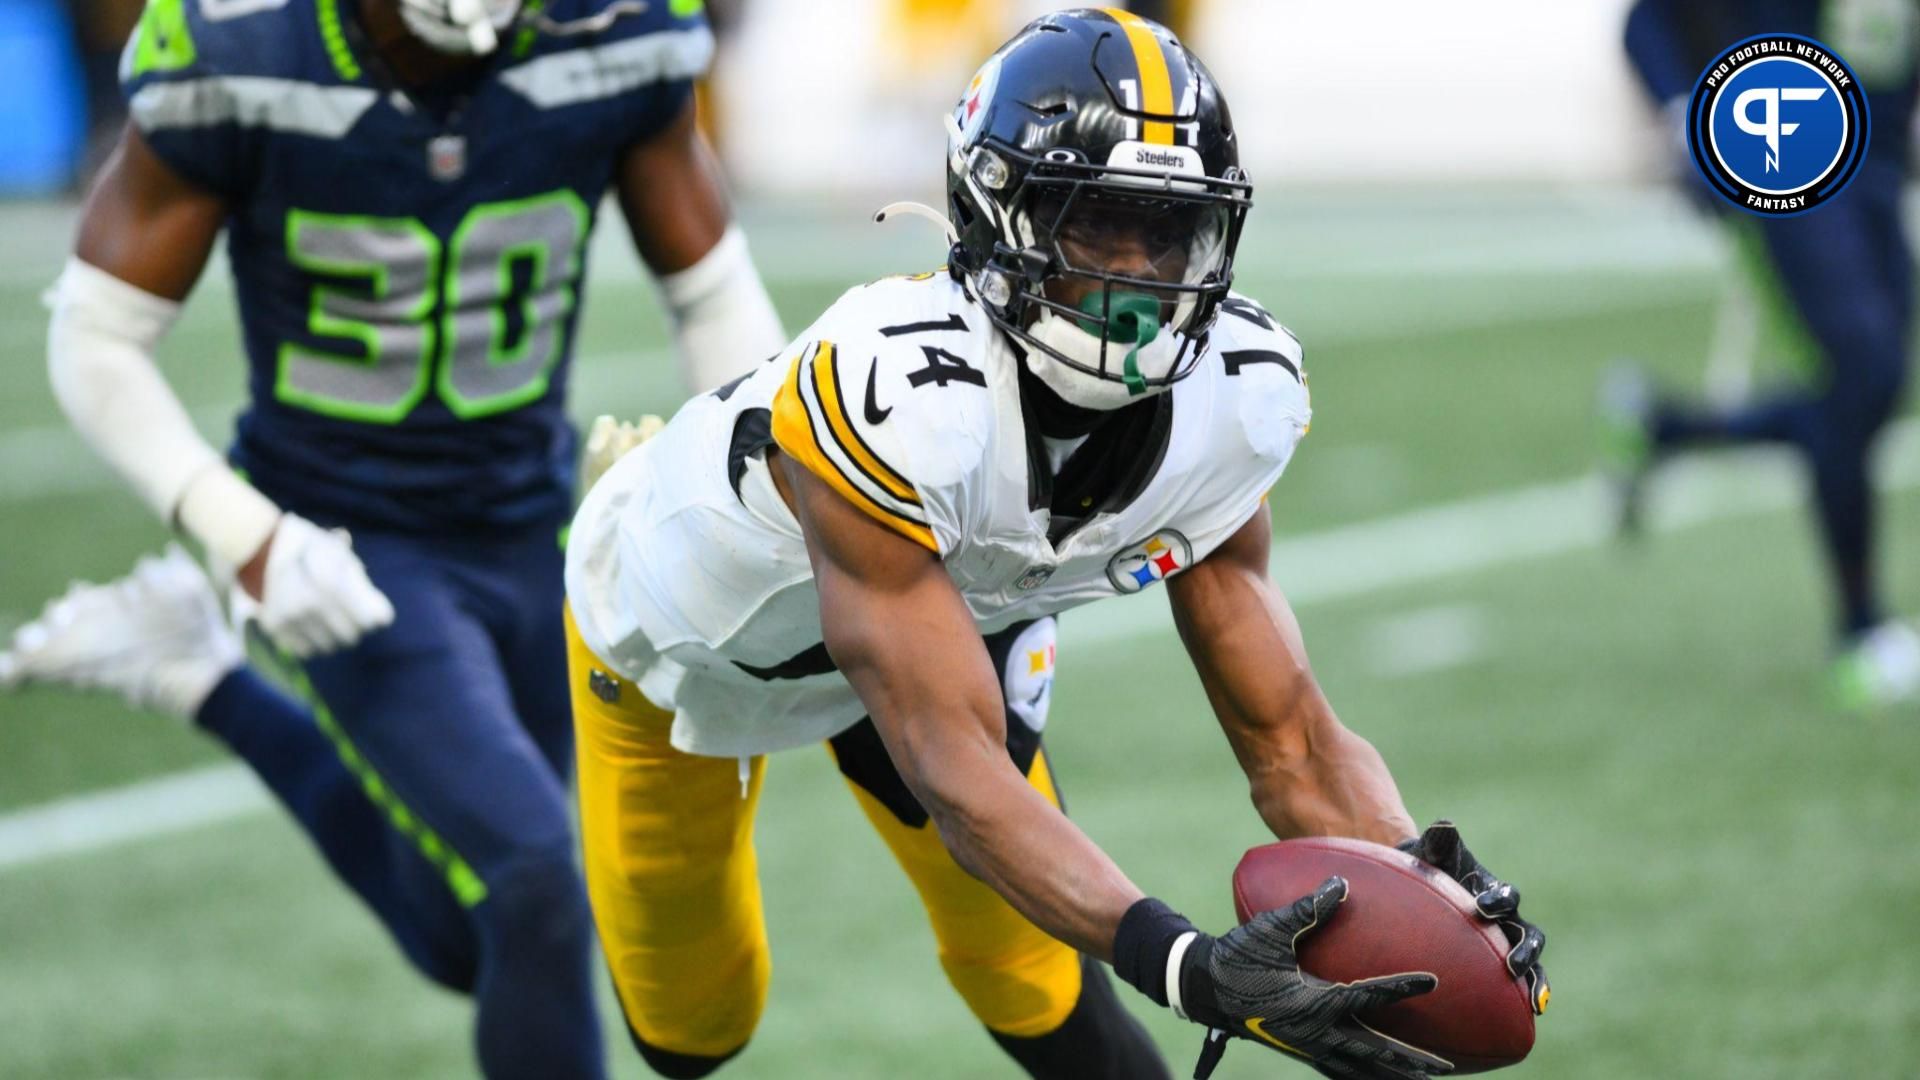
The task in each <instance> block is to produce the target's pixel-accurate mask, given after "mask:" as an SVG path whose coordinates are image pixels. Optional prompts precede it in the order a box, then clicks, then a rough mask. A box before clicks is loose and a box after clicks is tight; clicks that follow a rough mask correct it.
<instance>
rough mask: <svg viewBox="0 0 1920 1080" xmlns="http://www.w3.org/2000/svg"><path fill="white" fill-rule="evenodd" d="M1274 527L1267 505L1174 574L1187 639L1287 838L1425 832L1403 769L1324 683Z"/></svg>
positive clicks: (1173, 591) (1393, 837) (1176, 611)
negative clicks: (1348, 716)
mask: <svg viewBox="0 0 1920 1080" xmlns="http://www.w3.org/2000/svg"><path fill="white" fill-rule="evenodd" d="M1271 537H1272V523H1271V522H1270V521H1269V520H1268V518H1267V515H1266V514H1265V513H1264V512H1261V513H1256V514H1254V515H1253V517H1252V518H1250V519H1249V520H1248V521H1247V523H1246V524H1245V525H1243V526H1241V528H1240V530H1239V531H1238V532H1236V533H1235V534H1234V535H1233V536H1232V537H1230V538H1229V539H1228V540H1227V542H1226V543H1224V544H1222V545H1220V547H1219V548H1217V549H1215V550H1214V552H1213V553H1212V554H1210V555H1209V556H1207V558H1205V559H1203V560H1201V561H1200V562H1199V563H1198V564H1197V565H1195V566H1194V567H1193V568H1191V569H1189V570H1187V571H1186V572H1184V573H1181V574H1176V575H1175V576H1173V577H1172V578H1170V579H1168V581H1167V598H1168V600H1169V602H1171V603H1172V605H1173V616H1174V622H1175V624H1176V625H1177V626H1178V627H1179V628H1180V640H1181V641H1182V642H1184V643H1185V644H1186V647H1187V652H1188V654H1189V655H1190V656H1192V658H1193V664H1194V667H1195V669H1196V670H1197V671H1198V672H1199V674H1200V681H1201V684H1202V685H1203V686H1205V687H1206V691H1207V699H1208V701H1210V702H1212V704H1213V710H1214V713H1215V714H1216V715H1217V716H1218V717H1219V720H1220V726H1221V727H1222V728H1223V729H1225V731H1226V734H1227V741H1228V742H1229V743H1231V744H1232V746H1233V752H1234V755H1235V756H1236V757H1238V758H1239V760H1240V767H1241V769H1243V770H1244V771H1245V772H1246V774H1247V780H1248V783H1249V784H1250V785H1251V787H1252V794H1253V803H1254V806H1255V807H1256V808H1257V809H1258V810H1259V812H1260V816H1261V818H1262V819H1263V820H1265V821H1266V823H1267V826H1268V827H1269V828H1271V829H1272V830H1273V832H1274V835H1275V836H1278V837H1280V838H1281V839H1287V838H1290V837H1295V836H1352V837H1357V838H1359V839H1362V840H1371V841H1373V842H1375V843H1379V844H1389V845H1391V844H1398V843H1400V842H1402V841H1405V840H1409V839H1411V838H1412V837H1413V836H1414V835H1415V832H1416V830H1415V828H1414V824H1413V818H1412V816H1411V815H1409V814H1408V813H1407V808H1406V806H1405V805H1404V804H1403V803H1402V802H1401V801H1400V792H1399V789H1398V788H1397V787H1396V786H1395V785H1394V782H1393V776H1392V775H1391V774H1390V773H1388V771H1387V766H1386V763H1385V762H1384V761H1382V760H1381V758H1380V755H1379V753H1378V752H1377V751H1375V750H1374V748H1373V746H1372V744H1370V743H1368V742H1367V741H1366V740H1365V739H1362V738H1361V737H1360V736H1358V735H1355V734H1354V733H1353V732H1351V731H1348V730H1347V729H1346V728H1345V727H1344V726H1342V725H1341V723H1340V721H1339V720H1338V719H1336V718H1335V716H1334V714H1333V708H1332V706H1330V705H1328V704H1327V699H1326V696H1325V695H1324V694H1322V693H1321V692H1320V686H1319V684H1318V683H1317V682H1315V681H1314V677H1313V670H1312V668H1311V667H1309V666H1308V664H1307V652H1306V647H1305V646H1304V645H1303V644H1302V643H1301V639H1300V625H1299V623H1298V622H1296V621H1295V620H1294V617H1293V610H1292V609H1291V608H1290V607H1288V605H1287V600H1286V597H1285V596H1283V595H1281V592H1280V590H1279V588H1278V587H1277V586H1275V585H1274V584H1273V582H1272V580H1271V579H1269V578H1268V576H1267V554H1268V548H1269V545H1270V541H1271Z"/></svg>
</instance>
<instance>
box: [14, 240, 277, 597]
mask: <svg viewBox="0 0 1920 1080" xmlns="http://www.w3.org/2000/svg"><path fill="white" fill-rule="evenodd" d="M48 299H49V301H50V303H51V306H52V308H53V320H52V324H51V326H50V327H49V328H48V331H47V373H48V376H49V378H50V379H51V380H52V383H53V395H54V397H55V398H57V399H58V400H59V402H60V407H61V409H62V410H63V411H65V412H66V414H67V419H68V420H70V421H72V422H73V426H74V429H75V430H76V431H78V432H79V433H80V437H81V438H83V439H85V440H86V442H87V445H89V446H91V447H93V449H94V452H96V453H98V454H99V455H100V456H101V457H102V458H105V459H106V461H107V464H108V465H111V466H112V467H113V469H114V471H115V472H118V473H119V474H120V475H121V476H122V477H124V478H125V479H126V480H127V482H128V483H129V484H131V485H132V486H133V489H134V491H135V492H137V493H138V494H139V495H140V498H141V499H142V500H143V501H144V502H146V504H147V505H148V506H149V507H151V508H152V509H153V512H154V513H155V514H157V515H159V516H160V518H161V519H162V520H165V521H168V522H169V523H176V522H177V524H178V525H179V526H180V527H181V528H182V529H183V530H185V531H186V533H187V534H188V535H190V536H192V537H193V538H195V539H196V540H199V541H200V542H201V543H202V544H205V545H206V547H207V550H208V553H209V554H211V555H212V556H213V557H215V558H216V559H219V560H221V561H223V562H225V563H226V564H227V565H228V566H236V567H237V566H240V565H242V564H243V563H245V562H246V561H247V560H248V559H250V558H252V557H253V555H254V554H255V553H256V552H258V551H259V550H260V547H261V545H263V544H265V543H266V541H267V538H268V537H269V536H271V535H272V534H273V529H274V525H275V524H276V523H277V522H278V521H279V517H280V511H279V508H278V507H276V506H274V504H273V503H272V502H271V501H270V500H268V499H267V497H266V496H264V495H262V494H260V493H259V492H258V491H255V490H254V489H253V487H252V486H251V485H249V484H248V483H247V482H246V481H245V480H242V479H240V477H239V476H237V475H235V474H234V472H233V470H232V469H230V468H228V467H227V464H226V462H225V460H224V459H223V458H222V457H221V456H220V452H219V451H217V450H215V449H214V448H213V447H212V446H210V445H208V443H207V441H206V440H205V439H203V438H201V436H200V433H199V432H198V431H196V430H195V429H194V426H193V421H192V420H190V419H188V418H187V411H186V409H184V408H183V407H182V406H181V404H180V399H179V397H178V396H176V395H175V394H174V392H173V388H172V387H170V386H168V385H167V381H166V379H165V378H163V377H162V376H161V374H160V369H159V368H157V367H155V366H154V362H153V350H154V346H155V345H157V344H158V343H159V341H160V339H161V337H163V336H164V335H165V334H166V332H167V331H168V330H169V329H171V328H172V326H173V323H174V320H175V319H176V318H178V317H179V314H180V305H179V304H177V303H175V302H173V301H171V300H167V299H165V298H163V297H159V296H155V295H153V294H152V293H149V292H146V291H145V290H143V289H140V288H138V287H136V286H133V285H129V284H127V283H126V282H124V281H121V280H120V279H119V278H116V277H114V276H113V275H111V274H109V273H107V272H105V271H104V270H101V269H99V268H97V267H94V266H89V265H88V264H86V263H84V262H81V261H80V260H79V259H77V258H76V259H69V260H67V267H66V270H65V271H64V272H62V273H61V275H60V280H59V281H58V282H57V283H55V285H54V287H53V290H52V292H51V293H49V294H48Z"/></svg>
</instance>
